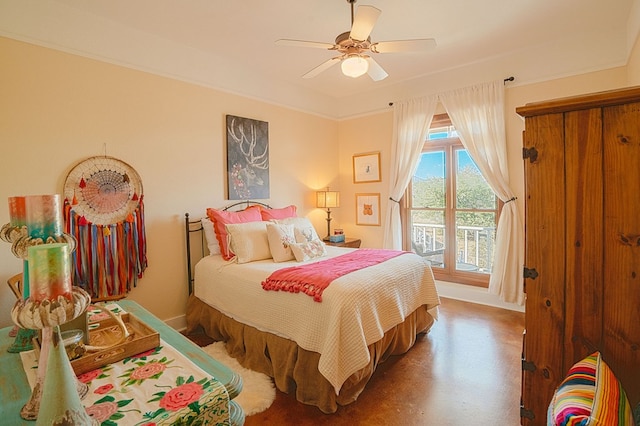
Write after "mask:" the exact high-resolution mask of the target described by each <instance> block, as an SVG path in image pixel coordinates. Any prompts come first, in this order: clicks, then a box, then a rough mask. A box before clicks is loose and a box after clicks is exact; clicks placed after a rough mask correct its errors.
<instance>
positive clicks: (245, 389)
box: [203, 342, 276, 416]
mask: <svg viewBox="0 0 640 426" xmlns="http://www.w3.org/2000/svg"><path fill="white" fill-rule="evenodd" d="M203 349H204V350H205V351H206V352H207V353H208V354H209V355H211V356H212V357H213V358H215V359H216V360H217V361H218V362H220V363H222V364H224V365H226V366H227V367H229V368H230V369H232V370H233V371H235V372H236V373H238V374H240V376H241V377H242V392H240V395H238V396H237V397H235V398H234V401H236V402H237V403H238V404H239V405H240V406H241V407H242V410H243V411H244V415H245V416H251V415H253V414H257V413H260V412H262V411H264V410H266V409H267V408H269V407H270V406H271V404H272V403H273V401H274V400H275V399H276V388H275V386H274V385H273V380H272V379H271V377H269V376H267V375H266V374H262V373H258V372H257V371H253V370H249V369H247V368H244V367H243V366H241V365H240V363H239V362H238V361H236V360H235V358H232V357H231V356H229V354H228V353H227V349H226V347H225V343H224V342H215V343H212V344H210V345H209V346H206V347H204V348H203Z"/></svg>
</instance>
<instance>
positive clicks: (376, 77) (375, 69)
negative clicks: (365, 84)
mask: <svg viewBox="0 0 640 426" xmlns="http://www.w3.org/2000/svg"><path fill="white" fill-rule="evenodd" d="M366 59H367V62H369V70H368V71H367V74H369V77H371V79H372V80H373V81H380V80H384V79H385V78H387V77H388V76H389V74H387V72H386V71H385V70H384V69H383V68H382V67H381V66H380V64H378V63H377V62H376V61H375V60H374V59H373V58H372V57H371V56H367V57H366Z"/></svg>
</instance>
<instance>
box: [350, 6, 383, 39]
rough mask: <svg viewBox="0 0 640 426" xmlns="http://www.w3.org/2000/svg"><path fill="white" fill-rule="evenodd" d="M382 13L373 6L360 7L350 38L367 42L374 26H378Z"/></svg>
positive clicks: (354, 19)
mask: <svg viewBox="0 0 640 426" xmlns="http://www.w3.org/2000/svg"><path fill="white" fill-rule="evenodd" d="M381 13H382V11H381V10H380V9H377V8H375V7H373V6H359V7H358V10H357V11H356V16H355V17H354V18H353V24H352V25H351V34H350V37H351V38H352V39H353V40H358V41H365V40H366V39H367V38H369V34H371V30H373V26H374V25H375V24H376V21H377V20H378V17H379V16H380V14H381Z"/></svg>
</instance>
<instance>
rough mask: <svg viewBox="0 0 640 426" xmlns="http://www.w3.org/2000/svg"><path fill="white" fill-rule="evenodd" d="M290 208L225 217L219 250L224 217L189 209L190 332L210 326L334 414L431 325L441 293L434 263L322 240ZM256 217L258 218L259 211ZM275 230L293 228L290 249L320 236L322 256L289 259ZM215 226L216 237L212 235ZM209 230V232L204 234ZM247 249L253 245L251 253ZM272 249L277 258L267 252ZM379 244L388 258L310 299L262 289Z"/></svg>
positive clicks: (301, 397) (253, 363)
mask: <svg viewBox="0 0 640 426" xmlns="http://www.w3.org/2000/svg"><path fill="white" fill-rule="evenodd" d="M250 207H251V208H253V207H255V206H254V204H251V206H250ZM287 209H288V210H286V211H285V209H271V208H270V207H269V206H267V205H262V206H258V210H260V211H261V216H260V217H261V219H262V220H260V221H256V220H247V221H246V222H240V223H239V224H235V223H234V224H231V223H225V225H226V226H225V227H224V229H226V230H227V231H228V236H226V241H227V242H230V246H228V247H226V248H225V247H220V253H219V254H218V253H217V251H218V250H217V247H216V246H217V245H219V244H220V238H225V236H224V235H223V236H221V235H218V233H217V232H216V231H217V230H216V225H218V226H219V225H220V224H221V222H225V220H226V219H220V217H218V216H216V217H211V215H210V213H211V211H212V210H214V209H208V211H207V213H208V216H209V217H210V218H211V219H213V221H212V222H209V221H208V220H207V218H204V219H197V220H192V219H190V218H189V215H188V214H187V215H185V228H186V235H187V264H188V268H187V269H188V280H189V291H190V296H189V301H188V306H187V314H186V320H187V331H188V332H194V331H196V330H198V329H199V328H202V329H204V331H205V332H206V334H207V335H209V336H210V337H212V338H213V339H215V340H221V341H225V342H226V343H227V345H226V347H227V350H228V351H229V352H230V355H232V356H233V357H234V358H236V359H237V360H238V361H239V362H240V363H241V364H242V365H244V366H245V367H247V368H250V369H252V370H256V371H260V372H262V373H265V374H267V375H269V376H271V377H272V378H273V379H274V383H275V385H276V387H277V388H278V389H279V390H281V391H283V392H286V393H289V394H291V393H293V394H295V397H296V399H297V400H298V401H300V402H302V403H305V404H310V405H314V406H316V407H318V408H319V409H320V410H321V411H322V412H324V413H333V412H335V411H336V410H337V409H338V406H339V405H347V404H349V403H352V402H354V401H355V400H356V399H357V398H358V395H360V393H361V392H362V391H363V389H364V387H365V385H366V384H367V382H368V381H369V379H370V378H371V376H372V374H373V372H374V371H375V369H376V366H377V365H378V364H379V363H381V362H383V361H385V360H386V359H387V358H388V357H389V356H391V355H400V354H403V353H405V352H406V351H408V350H409V349H410V348H411V347H412V346H413V344H414V343H415V341H416V338H417V336H418V335H419V334H421V333H426V332H428V331H429V329H430V328H431V326H432V325H433V324H434V321H435V319H436V318H437V306H438V305H439V303H440V301H439V297H438V294H437V291H436V287H435V282H434V279H433V274H432V271H431V269H430V267H429V266H428V264H427V263H426V262H425V261H424V260H423V259H422V258H421V257H420V256H418V255H416V254H414V253H406V252H395V253H383V252H384V251H382V250H367V249H351V248H342V247H333V246H328V245H324V244H323V243H321V241H320V240H319V238H318V237H317V234H316V233H315V230H313V229H308V228H305V226H311V225H310V223H309V222H308V221H307V220H306V219H304V218H297V217H296V216H295V207H293V206H289V207H288V208H287ZM215 211H216V212H227V211H229V209H227V210H225V209H222V210H215ZM244 211H246V209H245V210H241V212H244ZM265 211H267V213H264V212H265ZM224 214H227V213H224ZM234 214H235V213H229V214H228V215H227V216H225V217H226V218H228V217H230V216H229V215H231V217H233V215H234ZM238 214H244V213H238ZM252 215H254V216H253V218H254V219H255V212H252ZM282 216H286V217H282ZM245 219H246V218H245ZM258 222H267V223H258ZM273 223H276V224H278V226H275V225H273ZM292 224H293V225H294V226H291V225H292ZM299 225H300V226H301V227H300V226H299ZM274 228H278V232H284V231H287V232H289V231H295V232H294V233H292V235H291V237H292V238H294V239H295V240H296V241H297V242H296V243H292V244H290V245H291V247H292V248H293V249H295V248H297V247H298V246H302V247H306V244H307V241H306V240H304V238H308V239H309V240H314V244H318V241H320V244H321V246H320V247H319V248H318V250H320V251H321V252H322V254H320V255H317V256H314V257H311V258H309V257H304V256H303V257H302V258H301V259H297V258H296V256H295V255H297V253H298V251H299V250H298V251H296V250H294V256H293V259H289V258H287V257H285V258H283V257H282V256H280V255H279V254H278V249H276V250H273V248H274V244H272V245H271V250H267V249H265V248H264V245H265V240H266V241H267V243H266V244H267V246H269V243H270V242H272V241H279V240H273V239H269V237H271V236H272V234H273V233H272V231H273V229H274ZM311 228H312V227H311ZM247 229H250V231H246V230H247ZM263 229H268V230H269V234H268V236H265V235H263V231H262V230H263ZM212 230H213V231H214V233H215V235H216V237H217V238H216V240H213V241H212V238H214V237H213V234H214V233H212V232H211V231H212ZM238 230H241V231H238ZM283 230H284V231H283ZM205 231H206V232H207V235H206V238H205V237H203V236H202V234H204V233H205ZM298 231H300V232H298ZM306 231H308V232H310V233H311V234H310V235H309V234H305V232H306ZM194 232H200V233H201V238H200V240H199V241H200V242H201V245H202V246H204V245H206V246H207V247H209V251H210V253H207V252H206V251H205V250H203V249H201V250H200V256H197V257H201V258H200V259H196V258H194V256H193V252H194V250H192V245H193V244H194V238H193V237H192V236H191V234H193V233H194ZM245 234H247V235H245ZM278 235H279V236H280V238H281V239H282V235H280V234H278ZM298 237H300V239H299V238H298ZM196 241H197V239H196ZM257 241H258V242H257ZM300 241H302V242H300ZM216 242H217V244H216ZM309 244H310V243H309ZM196 245H197V244H196ZM245 246H248V247H249V248H248V249H247V247H245ZM225 249H226V250H228V253H225ZM246 251H249V252H251V253H250V255H249V256H247V254H246ZM267 251H269V252H270V253H271V254H272V257H266V256H268V255H269V253H267ZM355 252H357V253H355ZM373 252H376V253H378V254H381V255H383V257H381V258H380V259H377V260H376V261H372V262H370V263H371V265H370V266H368V267H366V268H362V269H358V270H351V271H350V272H344V275H340V276H338V277H337V278H335V279H332V281H331V283H330V285H328V286H327V287H326V288H323V290H322V292H321V295H320V296H318V295H316V296H313V297H312V296H311V294H310V293H308V294H305V291H306V290H304V291H300V292H289V291H286V290H281V291H271V290H265V288H268V286H265V285H263V283H266V282H268V278H270V277H273V276H274V275H272V274H276V273H277V272H276V271H280V270H282V269H284V268H289V269H286V271H292V270H293V269H291V268H300V267H303V268H305V267H308V266H307V265H311V264H315V268H316V269H323V268H325V267H328V266H327V265H333V264H334V263H330V262H337V261H339V260H341V259H346V258H353V259H356V258H359V257H360V256H364V255H367V256H371V255H372V254H373ZM386 252H389V251H386ZM229 253H231V254H234V255H235V257H230V256H229ZM283 259H284V260H283ZM276 260H277V261H276ZM298 260H300V261H298ZM192 265H194V266H193V268H192ZM310 267H312V268H313V267H314V266H313V265H312V266H310ZM297 270H298V269H296V271H297ZM301 271H302V270H301ZM281 272H282V271H281Z"/></svg>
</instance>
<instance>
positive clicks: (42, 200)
mask: <svg viewBox="0 0 640 426" xmlns="http://www.w3.org/2000/svg"><path fill="white" fill-rule="evenodd" d="M25 206H26V209H25V210H26V213H27V232H28V233H29V236H30V237H31V238H42V239H43V240H44V241H46V240H47V238H49V237H54V238H55V237H59V236H60V235H62V206H61V203H60V195H58V194H54V195H28V196H26V197H25Z"/></svg>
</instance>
